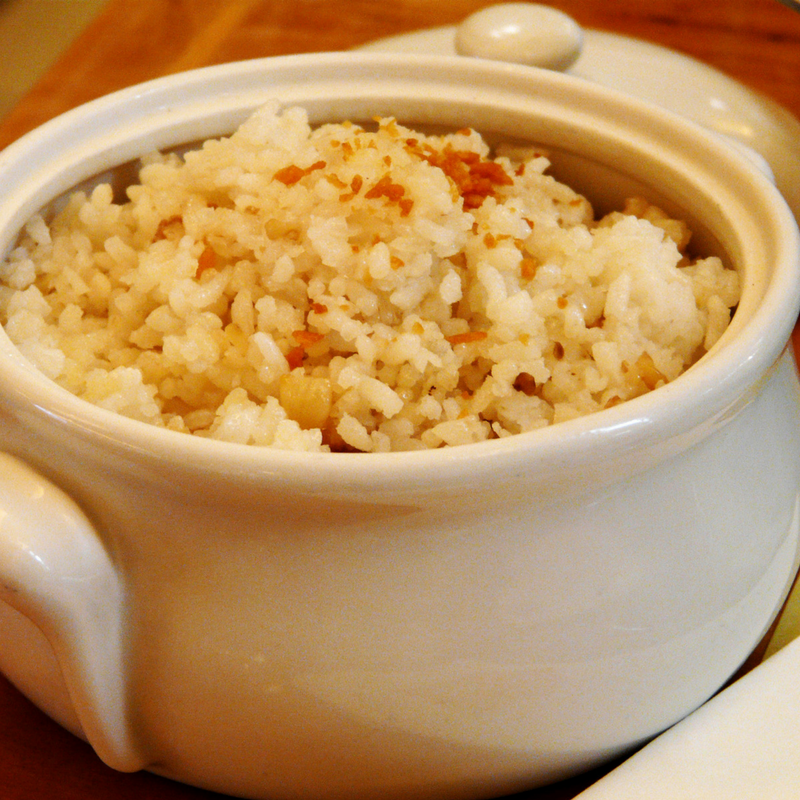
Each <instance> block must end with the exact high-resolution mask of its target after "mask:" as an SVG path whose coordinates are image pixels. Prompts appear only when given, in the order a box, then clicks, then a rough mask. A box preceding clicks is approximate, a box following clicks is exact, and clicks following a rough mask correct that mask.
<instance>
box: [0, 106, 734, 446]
mask: <svg viewBox="0 0 800 800" xmlns="http://www.w3.org/2000/svg"><path fill="white" fill-rule="evenodd" d="M377 122H378V124H377V130H376V131H373V132H368V131H366V130H364V129H363V128H361V127H359V126H356V125H353V124H348V123H344V124H331V125H324V126H322V127H319V128H317V129H314V130H312V129H311V127H310V126H309V124H308V121H307V116H306V114H305V112H304V111H303V110H302V109H299V108H290V109H288V110H285V111H279V109H278V107H277V105H273V104H270V105H268V106H266V107H264V108H262V109H260V110H259V111H257V112H256V113H255V114H254V115H253V116H252V117H251V118H250V119H249V120H248V121H247V122H245V123H244V124H243V125H242V126H241V128H239V130H238V131H237V132H236V133H234V134H233V135H232V136H230V137H228V138H223V139H219V140H211V141H208V142H206V143H205V144H204V145H203V147H202V148H201V149H198V150H195V151H192V152H189V153H186V155H185V156H184V157H182V158H181V157H178V156H176V155H174V154H170V155H161V154H152V155H149V156H148V157H146V158H145V159H143V165H142V169H141V172H140V183H139V184H137V185H134V186H130V187H129V188H128V190H127V195H128V199H127V201H126V202H124V203H122V204H120V203H115V202H114V200H113V197H112V190H111V187H110V186H109V185H101V186H99V187H98V188H96V189H94V190H93V191H92V192H91V194H90V195H89V196H86V194H84V193H81V192H77V193H75V194H74V195H73V196H72V197H71V198H70V199H69V201H68V203H67V204H66V207H65V208H64V209H63V210H62V211H61V212H60V213H59V214H58V215H57V216H56V218H55V219H53V220H52V221H50V222H47V221H45V220H44V219H43V218H42V217H41V216H35V217H34V218H33V219H32V220H31V221H30V222H29V223H28V225H27V226H26V228H25V230H24V232H23V235H22V236H21V238H20V241H19V243H18V245H17V246H16V248H15V249H14V250H13V251H12V252H11V253H10V254H9V255H8V256H7V258H6V259H5V261H4V262H3V263H2V264H0V322H2V324H3V325H4V327H5V330H6V333H7V334H8V336H9V337H10V338H11V340H12V341H13V342H14V343H15V344H16V346H17V347H18V348H19V349H20V351H21V352H22V353H23V354H24V355H25V356H26V357H27V358H28V359H30V360H31V361H32V362H33V363H34V364H35V365H36V366H37V367H38V368H39V369H41V370H42V371H43V372H44V373H45V374H46V375H47V376H49V377H50V378H52V379H53V380H54V381H56V382H57V383H59V384H60V385H61V386H63V387H65V388H67V389H68V390H69V391H71V392H74V393H75V394H76V395H78V396H79V397H82V398H84V399H86V400H88V401H90V402H92V403H95V404H97V405H99V406H102V407H104V408H107V409H111V410H113V411H116V412H118V413H120V414H124V415H126V416H129V417H133V418H135V419H138V420H143V421H145V422H149V423H152V424H154V425H159V426H163V427H166V428H169V429H171V430H175V431H183V432H188V433H193V434H195V435H199V436H206V437H212V438H215V439H221V440H226V441H230V442H240V443H250V444H256V445H265V446H272V447H277V448H289V449H299V450H311V451H314V450H357V451H365V452H380V451H389V450H409V449H420V448H436V447H440V446H442V445H461V444H466V443H470V442H478V441H482V440H485V439H491V438H496V437H503V436H509V435H512V434H517V433H520V432H523V431H530V430H534V429H536V428H540V427H542V426H546V425H550V424H552V423H557V422H559V421H562V420H568V419H570V418H573V417H576V416H579V415H583V414H588V413H591V412H594V411H597V410H599V409H603V408H606V407H608V406H610V405H612V404H615V403H619V402H620V401H624V400H627V399H629V398H632V397H636V396H637V395H640V394H642V393H644V392H646V391H649V390H651V389H655V388H656V387H658V386H659V385H661V384H663V383H666V382H668V381H671V380H673V379H674V378H676V377H677V376H678V375H680V374H681V372H683V371H684V370H685V369H686V368H687V367H688V366H689V365H691V364H692V363H694V362H695V361H696V360H697V359H698V358H699V357H700V356H701V355H702V354H703V353H704V352H705V351H707V350H708V349H709V347H711V345H712V344H713V343H714V342H715V341H716V340H717V339H718V338H719V336H720V335H721V334H722V332H723V331H724V329H725V327H726V326H727V324H728V322H729V319H730V313H731V312H730V309H731V308H732V307H733V306H735V304H736V303H737V301H738V294H739V288H738V280H737V274H736V272H735V271H733V270H730V269H726V268H725V267H724V266H723V264H722V263H721V261H720V260H719V259H718V258H716V257H709V258H703V259H700V260H696V261H689V259H688V258H687V257H686V255H685V247H686V243H687V240H688V230H687V228H686V225H685V224H684V223H682V222H679V221H675V220H670V219H668V218H667V217H666V215H664V214H663V213H662V212H661V211H660V210H659V209H657V208H655V207H654V206H651V205H648V204H647V203H646V202H645V201H642V200H638V199H633V200H631V201H629V202H628V204H627V206H626V208H625V209H624V210H623V211H621V212H615V213H613V214H611V215H609V216H607V217H605V218H603V219H601V220H599V221H595V220H594V218H593V212H592V209H591V206H590V204H589V202H588V201H587V200H586V199H584V198H583V197H581V196H579V195H578V194H576V193H575V192H574V191H573V190H572V189H570V188H568V187H567V186H565V185H563V184H561V183H558V182H557V181H556V180H555V179H554V178H552V177H550V176H549V175H547V174H545V172H546V170H547V168H548V167H549V162H548V160H547V158H546V156H545V155H544V154H543V153H541V152H537V151H535V150H533V149H524V150H523V149H520V148H507V149H506V150H505V151H504V150H503V149H502V148H500V149H499V150H498V151H497V152H496V153H490V151H489V148H488V146H487V144H486V143H485V142H484V140H483V139H482V138H481V136H480V135H479V134H478V133H476V132H475V131H472V130H463V131H459V132H457V133H453V134H450V135H446V136H425V135H423V134H421V133H418V132H415V131H412V130H410V129H408V128H404V127H402V126H400V125H399V124H397V122H396V121H395V120H392V119H382V120H378V121H377Z"/></svg>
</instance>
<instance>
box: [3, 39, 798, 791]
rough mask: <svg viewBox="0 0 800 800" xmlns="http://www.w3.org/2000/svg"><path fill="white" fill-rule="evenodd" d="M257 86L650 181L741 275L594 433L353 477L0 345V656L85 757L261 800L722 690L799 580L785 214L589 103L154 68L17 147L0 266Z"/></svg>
mask: <svg viewBox="0 0 800 800" xmlns="http://www.w3.org/2000/svg"><path fill="white" fill-rule="evenodd" d="M271 97H278V98H280V99H281V101H282V102H283V103H285V104H287V105H289V104H297V103H300V104H302V105H304V106H306V108H308V109H309V112H310V115H311V118H312V120H313V121H323V120H331V119H342V118H351V119H358V120H361V119H369V118H371V117H372V116H374V115H388V114H392V115H395V116H397V117H398V118H399V119H400V120H401V121H403V122H407V123H409V124H423V125H424V124H430V125H433V124H435V125H444V126H453V127H461V126H463V125H464V124H465V122H466V121H468V122H469V123H470V124H472V125H474V126H475V127H476V128H477V129H479V130H482V131H484V132H486V133H489V134H491V135H493V136H497V137H500V138H515V139H516V138H519V139H524V140H530V141H535V142H536V143H538V144H540V145H542V146H544V147H548V148H551V149H552V150H553V153H554V161H555V163H556V165H557V168H558V170H559V171H560V173H561V176H562V177H564V178H565V179H568V180H569V181H571V182H572V183H573V184H575V185H576V186H577V187H578V188H579V189H581V190H582V191H584V192H586V193H588V194H589V195H590V197H591V198H592V199H593V200H595V201H596V202H597V203H598V204H600V205H603V204H607V203H614V202H616V201H618V200H619V199H620V198H621V197H623V196H624V195H625V194H626V193H627V192H628V191H630V190H631V189H632V188H636V189H639V190H642V189H643V188H644V189H645V190H646V191H647V193H648V194H649V195H650V196H651V198H652V199H654V200H657V201H658V202H660V203H663V205H665V206H666V207H667V209H668V210H678V209H679V210H681V211H682V212H683V213H684V214H685V215H686V216H688V217H689V218H690V219H691V220H692V221H693V223H694V224H695V226H696V227H698V228H699V229H700V230H701V237H700V238H701V241H703V240H704V241H705V243H706V244H707V245H708V246H714V247H718V248H719V249H721V250H722V251H723V252H724V254H725V255H726V257H727V258H729V259H730V260H731V262H732V263H734V264H735V265H736V267H737V268H738V269H739V270H740V272H741V275H742V279H743V284H744V292H743V297H742V301H741V304H740V306H739V309H738V311H737V314H736V316H735V318H734V321H733V323H732V325H731V327H730V329H729V330H728V332H727V333H726V334H725V335H724V337H723V338H722V339H721V340H720V341H719V343H718V344H717V345H716V346H715V348H714V349H713V351H712V352H711V353H710V354H709V355H708V356H707V357H706V358H704V359H703V360H702V361H701V363H700V364H698V365H696V366H695V367H693V368H692V369H691V370H689V371H688V372H687V373H686V374H685V375H683V376H682V377H681V378H679V379H678V380H676V381H675V382H674V383H672V384H670V385H669V386H666V387H663V388H661V389H658V390H656V391H655V392H653V393H652V394H650V395H647V396H645V397H641V398H638V399H636V400H634V401H630V402H628V403H625V404H622V405H620V406H617V407H615V408H612V409H609V410H607V411H604V412H602V413H600V414H597V415H595V416H593V417H586V418H583V419H579V420H573V421H570V422H567V423H562V424H561V425H558V426H554V427H552V428H549V429H545V430H541V431H538V432H535V433H531V434H524V435H520V436H516V437H512V438H510V439H503V440H497V441H493V442H486V443H483V444H480V445H471V446H466V447H460V448H451V449H444V450H437V451H428V452H421V453H394V454H374V455H366V456H365V455H359V454H316V455H311V454H302V453H290V452H279V451H270V450H264V449H258V448H254V447H244V446H238V445H228V444H222V443H219V442H212V441H208V440H204V439H200V438H196V437H191V436H187V435H182V434H177V433H172V432H169V431H165V430H160V429H157V428H155V427H151V426H147V425H144V424H141V423H137V422H134V421H131V420H127V419H124V418H121V417H118V416H115V415H113V414H111V413H108V412H105V411H102V410H100V409H98V408H95V407H92V406H89V405H87V404H86V403H84V402H82V401H80V400H78V399H77V398H75V397H73V396H72V395H70V394H68V393H67V392H65V391H63V390H61V389H59V388H58V387H56V386H55V385H53V384H52V383H50V382H49V381H48V380H47V379H46V378H44V377H43V376H42V375H41V374H39V373H38V372H36V371H35V370H34V369H33V368H32V367H31V366H30V365H29V364H28V363H27V362H25V360H24V359H23V358H22V357H21V356H20V355H19V354H18V353H17V351H16V350H15V349H14V348H13V347H12V346H11V344H10V343H9V342H8V340H7V338H5V335H4V334H2V332H0V449H2V450H3V451H4V452H5V453H6V455H4V456H2V465H1V466H0V587H1V588H2V600H4V601H5V603H6V604H7V607H6V608H4V609H3V612H2V613H1V614H0V625H3V626H4V628H3V634H2V636H0V642H2V647H0V651H2V655H1V656H0V658H1V659H2V661H0V666H2V668H3V670H4V671H5V672H6V673H7V674H8V675H9V676H10V677H11V679H12V680H14V681H15V682H16V683H17V685H19V686H20V687H21V688H22V689H23V691H26V692H27V693H28V694H29V695H30V696H32V697H33V698H34V699H35V701H36V702H38V703H39V704H40V705H41V706H42V707H43V708H44V709H45V710H46V711H47V712H48V713H50V714H52V715H53V716H55V717H56V718H57V719H59V721H61V722H62V724H64V725H65V726H67V727H69V728H70V729H71V730H74V731H76V732H78V733H80V734H82V735H84V736H85V737H86V738H87V739H88V740H89V741H90V742H91V744H92V745H93V746H94V747H95V749H96V750H97V751H98V753H99V755H100V756H101V757H102V758H103V759H104V760H106V761H107V763H109V764H110V765H111V766H112V767H115V768H117V769H123V770H133V769H140V768H143V769H150V770H153V771H156V772H159V773H162V774H165V775H168V776H171V777H174V778H177V779H179V780H182V781H186V782H190V783H194V784H197V785H200V786H203V787H207V788H211V789H214V790H218V791H224V792H227V793H230V794H238V795H242V796H248V797H255V798H294V797H303V798H309V799H313V798H381V800H384V799H385V798H404V799H405V798H413V797H420V798H422V797H430V798H480V797H487V796H492V795H494V796H496V795H498V794H502V793H508V792H512V791H519V790H522V789H525V788H531V787H533V786H536V785H539V784H542V783H544V782H547V781H552V780H556V779H558V778H561V777H565V776H567V775H569V774H572V773H575V772H577V771H580V770H583V769H587V768H589V767H591V766H592V765H593V764H595V763H597V762H599V761H602V760H603V759H607V758H609V757H611V756H614V755H618V754H620V753H622V752H625V751H626V750H628V749H629V748H631V747H633V746H635V745H636V744H638V743H640V742H642V741H644V740H646V739H648V738H649V737H652V736H653V735H655V734H657V733H658V732H660V731H661V730H663V729H664V728H666V727H668V726H669V725H671V724H672V723H674V722H675V721H677V720H678V719H680V718H681V717H683V716H684V715H686V714H687V713H689V712H690V711H692V710H693V709H694V708H696V707H697V706H698V705H700V704H701V703H703V702H704V701H705V700H706V699H707V698H708V697H709V696H710V695H711V694H712V693H714V692H715V691H716V690H717V689H718V688H719V687H720V686H721V685H722V684H723V683H724V682H725V681H726V680H727V679H728V678H729V677H730V676H731V674H732V673H733V672H734V671H735V670H736V669H737V668H738V666H739V665H740V664H741V663H742V661H743V660H744V659H745V657H746V656H747V655H748V654H749V652H750V650H751V649H752V648H753V647H754V645H755V644H756V643H757V642H758V641H759V639H760V637H761V636H762V634H763V632H764V631H765V629H766V628H767V627H768V625H769V624H770V621H771V620H772V619H773V617H774V615H775V613H776V612H777V610H778V608H779V607H780V605H781V603H782V601H783V599H784V597H785V595H786V592H787V590H788V587H789V585H790V583H791V581H792V579H793V577H794V574H795V572H796V569H797V563H798V485H800V460H798V458H797V453H798V452H800V392H799V391H798V381H797V375H796V370H795V367H794V360H793V356H792V353H791V351H790V350H789V349H788V347H787V341H788V338H789V335H790V332H791V330H792V327H793V325H794V321H795V319H796V317H797V311H798V292H799V289H800V277H799V273H800V241H799V238H800V237H798V232H797V227H796V224H795V222H794V219H793V217H792V214H791V212H790V210H789V209H788V207H787V206H786V204H785V202H784V201H783V199H782V198H781V196H780V194H779V193H778V191H777V190H776V189H775V187H774V186H773V185H772V184H771V183H770V181H769V180H768V179H767V178H766V177H765V176H764V175H763V173H762V172H761V171H760V170H759V169H757V168H756V167H755V166H753V164H752V163H750V162H749V161H748V160H747V159H745V158H742V157H741V155H740V154H739V153H738V152H737V151H736V150H735V149H733V148H731V147H729V146H727V145H726V144H725V143H724V142H722V141H720V140H719V139H718V138H717V137H714V136H712V135H710V134H708V133H706V132H705V131H703V130H702V129H701V128H699V127H698V126H695V125H693V124H691V123H689V122H686V121H684V120H682V119H680V118H678V117H674V116H672V115H670V114H668V113H666V112H664V111H662V110H660V109H658V108H655V107H652V106H649V105H646V104H643V103H641V102H639V101H636V100H634V99H632V98H630V97H626V96H624V95H621V94H618V93H615V92H613V91H610V90H608V89H605V88H603V87H600V86H597V85H594V84H590V83H589V82H587V81H582V80H577V79H574V78H571V77H569V76H563V75H560V74H555V73H552V72H547V71H543V70H535V69H530V68H526V67H521V66H514V65H507V64H499V63H493V62H488V61H479V60H470V59H463V58H433V57H407V58H398V57H397V56H395V55H388V56H387V55H382V54H328V55H315V56H308V57H305V56H299V57H288V58H279V59H271V60H264V61H258V62H246V63H239V64H233V65H227V66H223V67H215V68H212V69H209V70H203V71H199V72H194V73H189V74H185V75H180V76H174V77H171V78H167V79H164V80H161V81H157V82H154V83H152V84H148V85H145V86H141V87H136V88H134V89H131V90H128V91H125V92H122V93H120V94H117V95H113V96H111V97H108V98H105V99H103V100H100V101H98V102H96V103H93V104H91V105H89V106H86V107H83V108H81V109H79V110H77V111H74V112H71V113H70V114H67V115H65V116H64V117H62V118H59V119H58V120H55V121H54V122H52V123H50V124H48V125H47V126H44V127H43V128H41V129H39V130H38V131H36V132H34V133H33V134H30V135H29V136H27V137H25V138H24V139H22V140H20V141H19V142H18V143H16V144H14V145H12V146H11V147H9V148H8V149H7V150H6V151H4V152H3V153H2V154H0V186H2V187H3V189H2V192H0V251H5V250H6V249H7V248H8V247H9V246H11V244H12V243H13V241H14V239H15V236H16V234H17V231H18V229H19V228H20V226H21V225H22V224H23V222H24V221H25V219H26V218H27V217H28V216H29V215H30V213H32V212H33V211H34V210H36V209H37V208H39V207H41V206H43V205H45V204H47V203H48V202H50V201H51V200H52V199H53V198H54V197H56V196H57V195H59V194H60V193H62V192H63V191H65V190H67V189H69V188H70V187H71V186H73V185H75V184H77V183H79V182H81V181H83V180H85V179H89V178H91V177H92V176H93V175H95V174H97V173H102V172H105V171H107V170H109V169H112V168H113V167H115V166H116V165H119V164H122V163H124V162H127V161H128V160H130V159H132V158H135V157H136V156H137V155H139V154H141V153H144V152H146V151H148V150H150V149H151V148H153V147H161V148H164V147H172V146H176V145H180V144H182V143H185V142H188V141H195V140H198V139H202V138H205V137H209V136H214V135H219V134H224V133H226V132H228V131H230V130H231V129H232V128H233V127H234V126H235V125H236V124H237V123H238V122H240V121H241V120H242V119H243V118H244V117H245V116H246V114H247V113H248V112H249V111H250V110H252V109H253V108H254V107H255V106H257V105H258V104H260V103H261V102H263V101H265V100H266V99H268V98H271ZM37 628H38V629H39V630H40V631H41V633H40V632H38V631H37V630H36V629H37ZM23 640H24V641H26V642H29V643H31V646H32V648H33V649H32V650H31V651H27V652H22V648H21V647H20V648H19V649H14V648H13V647H12V644H9V642H10V643H19V642H22V641H23ZM28 652H30V653H33V655H28V654H27V653H28ZM34 660H35V661H37V662H39V663H40V664H46V665H47V666H46V667H44V666H40V667H38V668H37V670H32V669H31V662H32V661H34ZM48 683H49V684H50V685H46V684H48Z"/></svg>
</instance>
